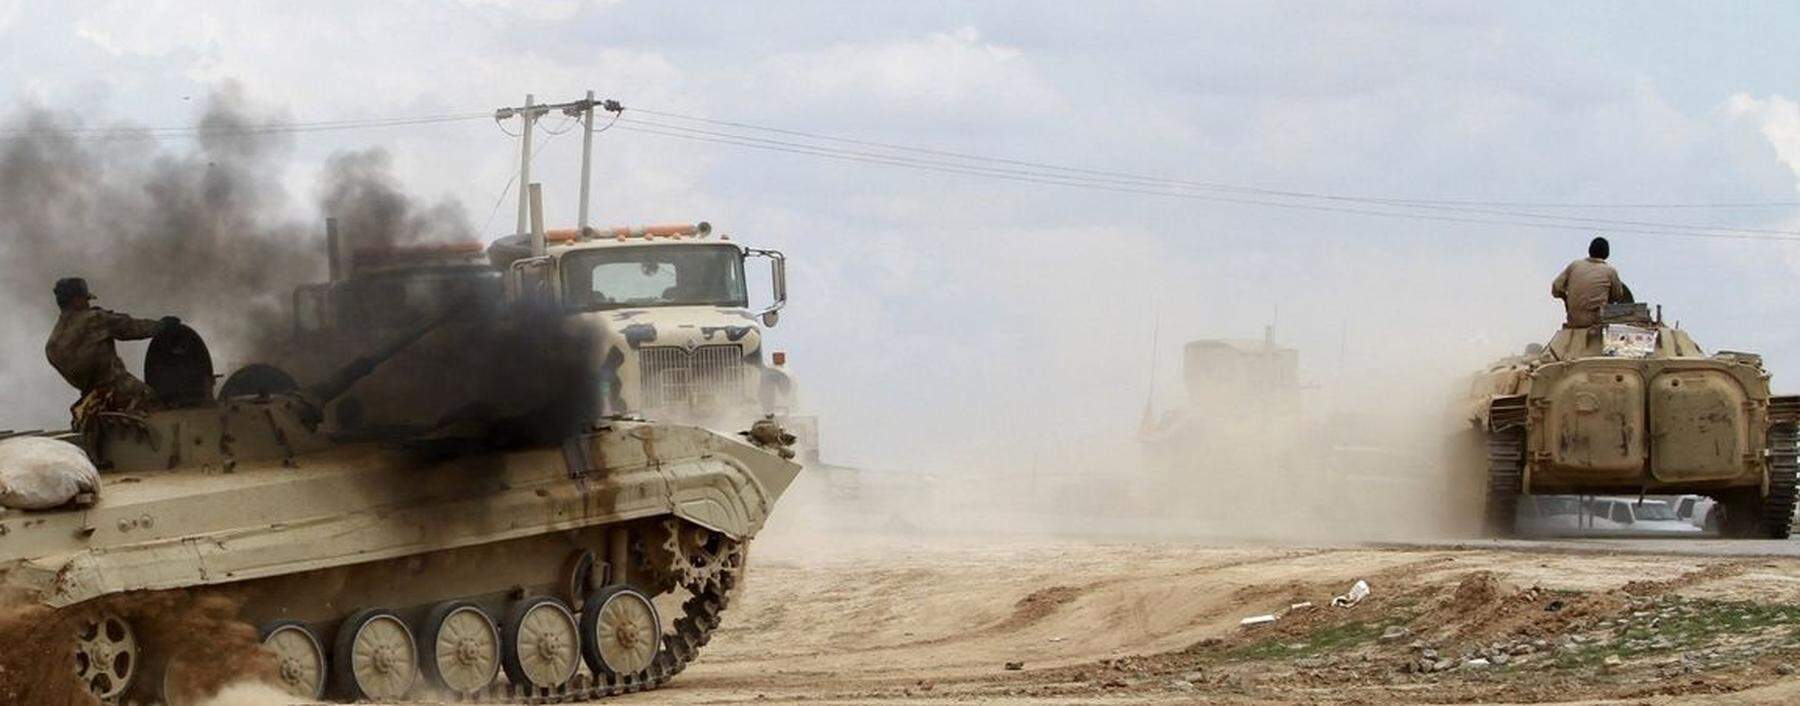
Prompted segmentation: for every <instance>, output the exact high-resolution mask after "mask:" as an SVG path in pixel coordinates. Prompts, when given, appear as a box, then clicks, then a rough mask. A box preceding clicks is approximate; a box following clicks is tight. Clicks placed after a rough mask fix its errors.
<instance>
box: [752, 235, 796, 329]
mask: <svg viewBox="0 0 1800 706" xmlns="http://www.w3.org/2000/svg"><path fill="white" fill-rule="evenodd" d="M744 255H745V256H747V257H766V258H769V284H770V286H771V287H772V288H773V289H774V290H775V291H774V294H775V301H774V302H773V303H771V304H769V306H768V308H766V309H763V310H762V313H761V314H758V316H759V317H760V318H761V319H762V323H763V325H764V326H767V327H769V328H774V327H775V324H777V323H779V322H780V321H781V314H780V313H779V312H780V311H781V308H782V307H784V306H787V296H788V294H787V256H786V255H783V254H781V251H779V250H757V249H754V248H747V249H745V250H744Z"/></svg>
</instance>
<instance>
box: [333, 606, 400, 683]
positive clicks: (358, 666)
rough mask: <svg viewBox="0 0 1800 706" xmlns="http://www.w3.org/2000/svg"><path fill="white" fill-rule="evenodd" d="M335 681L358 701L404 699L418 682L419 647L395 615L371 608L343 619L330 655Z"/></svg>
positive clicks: (387, 611)
mask: <svg viewBox="0 0 1800 706" xmlns="http://www.w3.org/2000/svg"><path fill="white" fill-rule="evenodd" d="M331 658H332V659H331V661H332V680H333V681H334V682H336V684H337V686H338V689H340V690H341V691H343V692H344V695H345V696H348V697H349V698H350V699H352V700H356V701H392V700H397V699H401V698H404V697H405V696H406V692H408V691H411V690H412V687H413V683H414V682H417V681H418V679H419V646H418V643H417V642H414V641H413V634H412V629H410V628H408V627H407V626H406V621H404V620H401V619H400V616H398V615H395V614H394V612H393V611H389V610H383V609H379V608H369V609H366V610H362V611H359V612H357V613H356V614H354V615H351V616H350V617H348V618H345V619H344V624H343V625H341V626H339V627H338V634H337V643H336V645H335V647H334V649H333V650H332V653H331Z"/></svg>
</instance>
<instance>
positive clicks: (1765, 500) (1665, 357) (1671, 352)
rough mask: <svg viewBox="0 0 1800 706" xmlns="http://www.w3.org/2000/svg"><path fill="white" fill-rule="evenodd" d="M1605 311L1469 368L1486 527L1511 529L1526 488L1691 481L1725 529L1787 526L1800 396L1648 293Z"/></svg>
mask: <svg viewBox="0 0 1800 706" xmlns="http://www.w3.org/2000/svg"><path fill="white" fill-rule="evenodd" d="M1601 319H1602V321H1601V323H1600V324H1599V325H1596V326H1591V327H1585V328H1564V329H1562V330H1560V331H1558V332H1557V333H1556V335H1555V336H1554V337H1553V338H1551V340H1550V343H1549V345H1547V346H1544V347H1543V348H1542V349H1541V350H1535V349H1534V350H1532V351H1529V352H1528V353H1527V354H1525V355H1520V356H1513V357H1509V358H1506V359H1503V360H1501V361H1498V362H1496V363H1495V364H1493V365H1491V366H1489V367H1488V368H1487V369H1486V370H1484V371H1482V372H1480V373H1478V374H1476V375H1475V377H1474V379H1473V382H1472V384H1471V386H1470V394H1469V398H1468V410H1467V418H1468V420H1469V422H1470V423H1471V424H1472V425H1473V428H1474V430H1475V431H1476V432H1477V433H1478V434H1479V435H1480V436H1482V437H1483V438H1484V440H1485V442H1486V450H1487V454H1486V457H1487V458H1486V461H1487V463H1486V468H1485V472H1486V478H1485V481H1486V483H1485V485H1486V508H1485V518H1486V522H1487V524H1488V527H1489V528H1490V530H1491V531H1494V532H1497V533H1501V534H1509V533H1511V532H1512V531H1513V523H1514V519H1515V513H1516V508H1517V505H1518V502H1519V497H1520V496H1521V495H1525V494H1534V495H1535V494H1564V495H1631V496H1642V495H1645V494H1681V493H1694V494H1699V495H1707V496H1711V497H1713V498H1715V499H1717V500H1718V501H1719V503H1720V504H1721V505H1722V506H1723V507H1724V508H1725V510H1726V514H1725V520H1724V524H1723V529H1724V531H1725V533H1726V534H1728V535H1732V536H1739V537H1756V536H1760V537H1771V538H1778V539H1779V538H1786V537H1787V536H1788V534H1789V531H1790V526H1791V522H1792V516H1793V512H1794V503H1795V472H1796V468H1797V464H1796V452H1797V449H1796V441H1797V440H1800V431H1797V430H1800V397H1793V396H1778V395H1774V394H1772V393H1771V392H1770V385H1769V378H1770V375H1769V372H1768V370H1767V369H1765V368H1764V367H1763V364H1762V358H1761V357H1760V356H1757V355H1753V354H1748V353H1736V352H1728V351H1721V352H1718V353H1713V354H1710V355H1709V354H1707V353H1705V352H1704V351H1702V350H1701V348H1700V346H1699V345H1698V344H1696V343H1695V342H1694V340H1693V339H1692V338H1691V337H1689V336H1688V333H1687V332H1686V331H1684V330H1682V329H1680V328H1678V327H1672V326H1668V325H1666V324H1664V323H1663V321H1662V320H1661V317H1660V315H1658V316H1655V317H1652V316H1651V314H1650V310H1649V307H1648V306H1646V305H1643V304H1615V305H1608V306H1607V308H1606V310H1605V311H1604V312H1603V314H1602V317H1601ZM1534 348H1535V347H1534Z"/></svg>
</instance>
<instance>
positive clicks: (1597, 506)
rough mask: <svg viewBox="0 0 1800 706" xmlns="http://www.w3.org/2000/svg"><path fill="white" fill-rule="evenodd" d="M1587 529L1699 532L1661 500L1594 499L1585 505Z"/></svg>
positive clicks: (1659, 532) (1662, 532)
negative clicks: (1586, 507)
mask: <svg viewBox="0 0 1800 706" xmlns="http://www.w3.org/2000/svg"><path fill="white" fill-rule="evenodd" d="M1587 522H1588V525H1587V526H1588V527H1589V528H1591V529H1595V530H1600V531H1605V532H1632V533H1640V532H1641V533H1645V534H1699V533H1700V531H1701V530H1700V528H1699V527H1697V526H1695V525H1692V524H1689V523H1688V522H1687V521H1686V520H1683V519H1681V518H1680V517H1676V516H1675V508H1673V507H1671V506H1670V505H1669V504H1668V503H1666V502H1663V501H1661V500H1639V499H1637V498H1594V499H1593V500H1592V501H1590V502H1589V503H1588V517H1587Z"/></svg>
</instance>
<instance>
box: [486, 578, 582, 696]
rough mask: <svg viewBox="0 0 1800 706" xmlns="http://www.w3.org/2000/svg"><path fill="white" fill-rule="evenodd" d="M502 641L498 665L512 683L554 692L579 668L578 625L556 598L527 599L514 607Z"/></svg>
mask: <svg viewBox="0 0 1800 706" xmlns="http://www.w3.org/2000/svg"><path fill="white" fill-rule="evenodd" d="M501 639H502V644H503V645H504V650H503V654H502V659H501V665H502V666H504V667H505V668H506V677H507V678H508V679H510V680H512V682H513V683H514V684H520V685H523V686H527V687H530V688H532V689H553V688H556V687H559V686H562V685H563V684H566V683H568V681H569V680H570V679H572V678H574V677H575V670H576V669H579V668H580V667H581V626H580V624H579V623H577V622H576V621H575V615H574V614H573V613H570V612H569V608H568V606H565V605H563V602H562V601H559V600H557V599H555V598H551V597H549V596H538V597H536V598H527V599H525V600H523V601H520V602H519V603H518V605H515V606H513V610H512V615H510V616H509V617H508V619H507V621H506V630H505V631H504V632H503V633H502V634H501Z"/></svg>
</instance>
